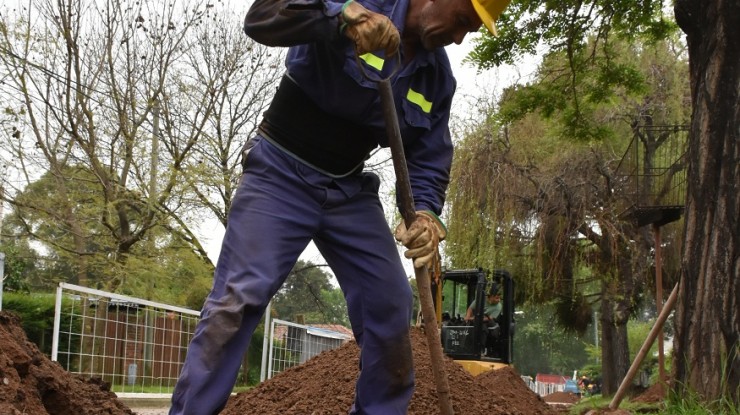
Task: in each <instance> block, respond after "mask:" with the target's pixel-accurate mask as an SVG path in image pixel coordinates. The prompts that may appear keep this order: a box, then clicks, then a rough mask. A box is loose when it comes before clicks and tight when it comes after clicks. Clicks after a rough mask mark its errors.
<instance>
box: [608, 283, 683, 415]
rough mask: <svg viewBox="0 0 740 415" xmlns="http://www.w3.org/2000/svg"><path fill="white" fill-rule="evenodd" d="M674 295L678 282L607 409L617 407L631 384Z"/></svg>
mask: <svg viewBox="0 0 740 415" xmlns="http://www.w3.org/2000/svg"><path fill="white" fill-rule="evenodd" d="M676 297H678V284H676V286H675V287H673V291H671V295H670V296H668V300H666V302H665V305H664V306H663V309H662V310H661V311H660V315H658V319H657V320H655V324H653V328H652V329H651V330H650V333H648V336H647V338H646V339H645V342H643V343H642V347H641V348H640V351H639V352H637V356H635V360H633V361H632V366H630V368H629V370H628V371H627V375H625V377H624V379H622V384H620V385H619V389H617V393H615V394H614V397H613V398H612V401H611V402H610V403H609V409H612V410H614V409H617V408H619V404H620V402H622V398H623V397H624V394H625V393H626V392H627V388H629V386H630V384H632V379H633V378H634V377H635V374H636V373H637V370H638V369H639V368H640V364H641V363H642V361H643V360H644V359H645V355H647V353H648V351H650V346H652V345H653V342H654V341H655V338H656V337H658V334H661V333H662V329H663V325H664V324H665V321H666V320H667V319H668V315H669V314H671V311H672V310H673V306H674V305H675V304H676ZM663 380H664V379H660V382H663Z"/></svg>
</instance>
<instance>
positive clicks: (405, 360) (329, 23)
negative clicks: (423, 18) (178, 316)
mask: <svg viewBox="0 0 740 415" xmlns="http://www.w3.org/2000/svg"><path fill="white" fill-rule="evenodd" d="M359 2H360V3H361V4H363V5H364V6H365V7H366V8H368V9H369V10H372V11H375V12H378V13H382V14H384V15H386V16H388V17H389V18H390V19H391V20H392V22H393V23H394V24H395V25H396V27H397V28H398V29H399V31H400V32H403V28H404V19H405V16H406V10H407V8H408V4H409V1H408V0H398V1H391V0H385V1H364V0H359ZM342 4H343V3H342V2H335V1H332V0H256V1H255V3H254V4H253V6H252V7H251V8H250V11H249V13H248V14H247V19H246V21H245V31H246V32H247V34H248V35H250V36H251V37H252V38H254V39H255V40H257V41H258V42H260V43H264V44H267V45H271V46H290V47H291V48H290V49H289V51H288V55H287V59H286V67H287V71H286V76H285V77H284V79H283V83H282V84H281V87H280V89H279V91H278V94H277V95H276V98H275V100H274V101H273V104H272V105H271V107H270V109H269V110H268V111H267V112H266V114H265V122H263V126H262V128H260V133H259V134H258V135H257V136H255V137H254V138H252V139H251V140H250V141H249V142H248V143H247V144H246V145H245V150H244V154H243V157H244V159H243V166H244V173H243V176H242V179H241V182H240V184H239V187H238V190H237V192H236V195H235V199H234V202H233V204H232V207H231V209H230V211H229V217H228V226H227V228H226V234H225V236H224V239H223V244H222V248H221V253H220V256H219V259H218V262H217V265H216V271H215V276H214V284H213V289H212V291H211V292H210V294H209V296H208V298H207V300H206V302H205V305H204V306H203V310H202V312H201V320H200V322H199V323H198V326H197V328H196V331H195V336H194V337H193V339H192V342H191V343H190V346H189V348H188V353H187V357H186V360H185V364H184V367H183V370H182V373H181V376H180V379H179V380H178V383H177V385H176V387H175V391H174V394H173V397H172V406H171V409H170V414H171V415H184V414H187V415H211V414H216V413H218V412H219V411H221V409H223V407H224V406H225V404H226V401H227V399H228V397H229V394H230V392H231V390H232V388H233V385H234V382H235V379H236V376H237V373H238V370H239V367H240V364H241V360H242V356H243V354H244V352H245V350H246V348H247V346H248V344H249V342H250V338H251V336H252V334H253V332H254V329H255V327H256V326H257V325H258V323H259V321H260V319H261V317H262V315H263V313H264V310H265V308H266V306H267V304H268V302H269V301H270V299H271V298H272V296H273V295H274V294H275V293H276V292H277V290H278V289H279V288H280V287H281V285H282V284H283V282H284V281H285V278H286V277H287V275H288V274H289V272H290V270H291V269H292V267H293V265H294V264H295V262H296V261H297V259H298V257H299V255H300V254H301V253H302V252H303V250H304V249H305V248H306V246H307V245H308V244H309V242H310V241H311V240H313V241H314V243H315V244H316V246H317V248H318V249H319V251H320V252H321V254H322V255H323V257H324V259H325V260H326V261H327V263H328V264H329V266H330V267H331V269H332V271H333V272H334V274H335V276H336V278H337V281H338V283H339V285H340V287H341V289H342V291H343V293H344V296H345V298H346V300H347V307H348V312H349V319H350V322H351V324H352V330H353V333H354V336H355V338H356V340H357V343H358V345H359V346H360V348H361V354H360V366H361V367H360V374H359V377H358V379H357V383H356V394H355V400H354V405H353V407H352V408H348V410H349V412H350V413H352V414H379V415H392V414H405V413H406V412H407V408H408V404H409V401H410V399H411V396H412V394H413V389H414V388H413V385H414V374H413V366H412V356H411V346H410V341H409V323H410V316H411V314H412V310H411V308H412V293H411V289H410V287H409V283H408V280H407V277H406V275H405V271H404V268H403V265H402V263H401V258H400V257H399V255H398V251H397V248H396V242H395V240H394V238H393V235H392V233H391V231H390V229H389V226H388V224H387V222H386V220H385V215H384V213H383V207H382V205H381V202H380V200H379V197H378V187H379V179H378V177H377V176H376V175H375V174H374V173H370V172H364V171H362V162H363V161H364V160H365V159H366V157H367V155H368V154H369V151H370V150H372V149H373V148H375V147H377V146H378V145H380V146H387V144H388V139H387V137H386V135H385V131H386V130H385V124H384V121H383V116H382V112H381V104H380V100H379V99H380V98H379V95H378V91H377V85H376V82H374V81H371V80H368V79H365V78H364V77H363V73H362V71H361V69H360V67H359V65H363V68H362V69H364V70H365V71H366V73H367V74H369V75H371V76H373V77H375V78H380V77H387V76H391V74H393V75H392V79H391V83H392V88H393V93H394V97H395V101H396V107H397V113H398V118H399V122H400V129H401V133H402V136H403V141H404V147H405V154H406V158H407V165H408V170H409V175H410V181H411V186H412V192H413V195H414V201H415V205H416V206H415V208H416V209H417V210H431V211H433V212H435V213H436V214H440V212H441V210H442V205H443V203H444V196H445V191H446V188H447V184H448V181H449V171H450V165H451V160H452V143H451V140H450V135H449V130H448V121H449V113H450V105H451V100H452V96H453V93H454V89H455V80H454V78H453V76H452V71H451V68H450V64H449V60H448V58H447V55H446V53H445V51H444V49H442V48H440V49H438V50H434V51H425V50H419V51H417V52H416V54H414V56H413V58H411V59H410V60H408V59H407V60H406V62H405V63H404V64H403V66H401V67H398V66H399V65H398V64H397V63H396V62H397V61H396V60H395V59H386V57H384V56H383V54H382V52H378V53H374V54H368V55H364V56H363V57H361V58H359V59H358V58H357V57H356V56H355V53H354V48H353V45H352V44H351V42H350V41H349V40H348V39H346V38H345V36H343V35H341V34H339V29H338V28H339V24H338V20H337V15H338V14H339V13H340V12H341V7H342ZM401 53H402V56H401V57H402V58H403V57H404V54H403V50H401ZM396 69H397V71H396V72H394V70H396ZM296 88H297V89H296ZM281 91H282V92H281ZM285 91H291V92H285ZM281 93H282V96H283V97H282V98H279V97H278V96H280V95H281ZM305 112H309V113H310V116H305V115H304V114H305ZM337 126H340V127H337ZM278 137H280V138H279V139H278ZM327 392H328V393H331V391H327Z"/></svg>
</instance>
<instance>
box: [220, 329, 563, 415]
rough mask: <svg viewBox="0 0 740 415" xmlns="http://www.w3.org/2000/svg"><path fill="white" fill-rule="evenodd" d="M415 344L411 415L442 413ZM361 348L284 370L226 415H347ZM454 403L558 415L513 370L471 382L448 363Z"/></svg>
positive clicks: (475, 409) (474, 412)
mask: <svg viewBox="0 0 740 415" xmlns="http://www.w3.org/2000/svg"><path fill="white" fill-rule="evenodd" d="M411 344H412V349H413V356H414V368H415V371H416V389H415V391H414V395H413V397H412V399H411V404H410V406H409V411H408V414H409V415H429V414H435V413H439V407H438V405H439V403H438V399H437V395H436V387H435V384H434V377H433V374H432V367H431V359H430V357H429V349H428V346H427V342H426V337H425V336H424V334H423V332H422V331H421V330H420V329H416V328H414V329H412V333H411ZM359 356H360V353H359V348H358V346H357V344H356V343H354V342H349V343H346V344H345V345H343V346H342V347H340V348H338V349H335V350H332V351H328V352H324V353H322V354H320V355H318V356H316V357H314V358H312V359H311V360H309V361H308V362H306V363H305V364H303V365H301V366H297V367H294V368H291V369H288V370H286V371H285V372H282V373H280V374H278V375H276V376H275V377H274V378H272V379H270V380H269V381H268V382H264V383H262V384H261V385H259V386H258V387H256V388H254V389H251V390H249V391H246V392H242V393H240V394H238V395H236V396H234V397H232V398H231V399H230V400H229V402H228V404H227V405H226V408H225V409H224V411H223V412H222V415H242V414H281V415H308V414H311V415H333V414H346V413H347V411H348V409H349V408H350V406H351V405H352V400H353V398H354V388H355V379H356V377H357V375H358V365H359ZM444 363H445V369H446V371H447V376H448V383H449V386H450V400H451V402H452V406H453V408H454V410H455V413H457V414H465V415H483V414H486V415H496V414H509V415H553V414H558V413H560V412H559V411H558V410H557V409H554V408H551V407H550V406H549V405H548V404H547V403H546V402H545V401H543V400H542V399H541V398H540V397H539V396H538V395H537V394H535V393H534V392H532V391H531V390H530V389H529V388H528V387H527V386H526V385H525V384H524V382H523V381H522V380H521V378H520V377H519V374H518V373H517V372H516V371H515V370H514V369H512V368H505V369H500V370H496V371H491V372H486V373H484V374H481V375H479V376H477V377H473V376H471V375H470V374H469V373H468V372H466V371H465V370H464V369H463V368H462V366H460V365H458V364H457V363H455V362H454V361H453V360H452V359H449V358H446V357H445V362H444Z"/></svg>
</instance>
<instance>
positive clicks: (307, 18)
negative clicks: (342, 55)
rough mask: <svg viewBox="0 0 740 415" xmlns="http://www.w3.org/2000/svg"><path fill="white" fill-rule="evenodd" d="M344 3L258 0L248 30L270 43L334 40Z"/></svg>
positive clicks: (252, 35) (289, 44) (249, 12)
mask: <svg viewBox="0 0 740 415" xmlns="http://www.w3.org/2000/svg"><path fill="white" fill-rule="evenodd" d="M341 6H342V4H341V3H335V2H333V1H326V2H325V1H322V0H255V2H254V3H253V4H252V6H251V7H250V8H249V11H248V12H247V17H246V19H245V20H244V32H245V33H246V34H247V35H248V36H249V37H251V38H252V39H254V40H255V41H257V42H259V43H262V44H264V45H267V46H294V45H299V44H304V43H312V42H317V41H330V40H333V39H336V38H337V36H338V33H339V32H338V27H339V23H338V17H337V16H338V14H339V13H340V12H341Z"/></svg>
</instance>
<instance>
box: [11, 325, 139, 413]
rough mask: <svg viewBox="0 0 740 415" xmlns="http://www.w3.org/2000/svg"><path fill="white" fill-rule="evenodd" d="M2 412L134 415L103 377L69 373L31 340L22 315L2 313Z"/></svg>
mask: <svg viewBox="0 0 740 415" xmlns="http://www.w3.org/2000/svg"><path fill="white" fill-rule="evenodd" d="M0 414H2V415H20V414H33V415H134V413H133V412H132V411H131V410H130V409H129V408H128V407H127V406H126V405H124V404H123V403H122V402H120V401H119V400H118V398H117V397H116V395H115V394H114V393H113V392H111V391H110V390H109V389H108V385H107V384H105V383H104V382H103V381H101V380H96V379H84V378H81V377H78V376H75V375H72V374H70V373H69V372H67V371H66V370H64V369H63V368H62V367H61V366H60V365H59V364H58V363H56V362H52V361H51V360H49V358H47V357H46V355H44V354H43V353H41V351H39V349H38V347H36V345H35V344H33V343H31V342H30V341H28V338H27V337H26V333H25V332H24V331H23V329H22V328H21V324H20V318H19V317H18V316H17V315H15V314H13V313H9V312H6V311H2V312H0Z"/></svg>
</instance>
